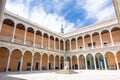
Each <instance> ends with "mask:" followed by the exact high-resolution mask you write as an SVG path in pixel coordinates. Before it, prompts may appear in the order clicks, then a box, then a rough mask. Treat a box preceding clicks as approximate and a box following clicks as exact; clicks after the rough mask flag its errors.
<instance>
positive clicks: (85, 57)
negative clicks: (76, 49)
mask: <svg viewBox="0 0 120 80" xmlns="http://www.w3.org/2000/svg"><path fill="white" fill-rule="evenodd" d="M85 68H86V70H87V68H88V67H87V60H86V57H85Z"/></svg>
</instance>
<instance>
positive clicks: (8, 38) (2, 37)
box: [0, 35, 12, 42]
mask: <svg viewBox="0 0 120 80" xmlns="http://www.w3.org/2000/svg"><path fill="white" fill-rule="evenodd" d="M0 40H4V41H9V42H10V41H11V40H12V37H7V36H3V35H0Z"/></svg>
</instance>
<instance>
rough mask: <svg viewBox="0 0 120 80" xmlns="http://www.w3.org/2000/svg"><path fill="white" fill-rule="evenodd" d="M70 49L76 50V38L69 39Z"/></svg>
mask: <svg viewBox="0 0 120 80" xmlns="http://www.w3.org/2000/svg"><path fill="white" fill-rule="evenodd" d="M71 49H72V50H76V39H75V38H72V39H71Z"/></svg>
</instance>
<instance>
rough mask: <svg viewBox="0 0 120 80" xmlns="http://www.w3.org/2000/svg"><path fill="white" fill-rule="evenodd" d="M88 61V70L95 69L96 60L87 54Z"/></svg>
mask: <svg viewBox="0 0 120 80" xmlns="http://www.w3.org/2000/svg"><path fill="white" fill-rule="evenodd" d="M86 61H87V68H88V69H91V70H92V69H95V65H94V59H93V56H92V54H87V56H86Z"/></svg>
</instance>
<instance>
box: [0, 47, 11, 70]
mask: <svg viewBox="0 0 120 80" xmlns="http://www.w3.org/2000/svg"><path fill="white" fill-rule="evenodd" d="M9 52H10V51H9V49H8V48H6V47H0V66H1V67H0V71H6V66H7V62H8V56H9Z"/></svg>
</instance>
